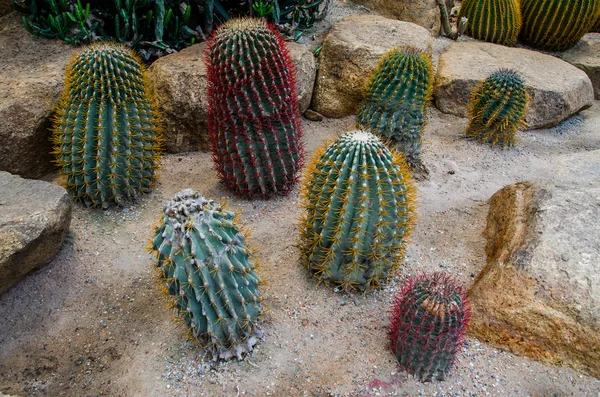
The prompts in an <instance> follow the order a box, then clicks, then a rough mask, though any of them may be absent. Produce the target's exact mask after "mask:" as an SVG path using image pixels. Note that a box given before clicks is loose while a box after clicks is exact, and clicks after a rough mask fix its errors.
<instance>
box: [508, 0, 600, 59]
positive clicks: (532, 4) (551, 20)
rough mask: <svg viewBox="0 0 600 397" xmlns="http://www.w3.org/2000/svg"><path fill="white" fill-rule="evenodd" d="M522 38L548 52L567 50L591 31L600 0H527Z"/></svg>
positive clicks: (524, 0) (523, 8) (524, 9)
mask: <svg viewBox="0 0 600 397" xmlns="http://www.w3.org/2000/svg"><path fill="white" fill-rule="evenodd" d="M521 13H522V15H523V28H522V29H521V36H520V37H521V39H522V40H523V41H524V42H526V43H528V44H530V45H532V46H533V47H537V48H540V49H542V50H547V51H564V50H566V49H568V48H569V47H572V46H574V45H575V44H577V42H578V41H579V40H580V39H581V38H582V37H583V35H585V34H586V33H587V32H589V31H590V29H591V28H592V26H594V23H595V22H596V18H597V17H598V15H599V14H600V0H523V1H522V3H521Z"/></svg>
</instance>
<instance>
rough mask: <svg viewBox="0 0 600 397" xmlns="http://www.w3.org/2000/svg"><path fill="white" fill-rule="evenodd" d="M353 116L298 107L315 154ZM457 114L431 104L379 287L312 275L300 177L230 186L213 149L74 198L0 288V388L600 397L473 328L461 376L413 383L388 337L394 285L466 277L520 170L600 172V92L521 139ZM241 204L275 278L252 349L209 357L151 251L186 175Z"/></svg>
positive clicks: (578, 379)
mask: <svg viewBox="0 0 600 397" xmlns="http://www.w3.org/2000/svg"><path fill="white" fill-rule="evenodd" d="M353 122H354V120H353V118H347V119H343V120H325V121H323V122H309V121H306V120H305V121H304V131H305V142H306V146H307V149H308V152H309V153H312V152H313V151H314V149H315V148H316V147H317V146H318V145H320V143H321V142H322V141H323V140H325V139H328V138H332V137H335V136H337V135H339V134H341V133H342V132H344V131H346V130H348V129H350V128H352V126H353ZM465 125H466V119H460V118H456V117H453V116H448V115H444V114H441V113H439V112H437V111H436V110H433V111H432V114H431V117H430V121H429V124H428V126H427V129H426V131H425V141H427V143H428V144H427V145H426V149H425V152H424V161H425V163H426V164H427V166H428V167H429V169H430V173H431V175H430V179H429V180H427V181H423V182H419V183H418V184H417V186H418V193H419V199H418V204H419V211H418V215H419V219H418V222H417V225H416V228H415V231H414V234H413V238H412V241H411V243H410V245H409V247H408V252H407V256H406V264H405V265H404V266H403V267H402V268H401V269H400V271H399V274H398V275H397V276H396V278H395V279H394V280H393V281H391V282H390V283H389V284H388V285H387V286H386V288H384V289H382V290H380V291H375V292H370V293H367V294H365V295H364V296H361V295H359V294H348V293H341V292H335V291H334V290H332V289H330V288H328V287H325V286H322V285H320V286H317V285H316V283H315V281H314V280H313V278H312V277H311V276H310V275H309V274H308V273H307V271H306V270H305V269H304V268H303V267H302V266H301V265H300V264H299V260H298V252H297V250H296V248H295V244H296V234H297V223H296V219H297V218H298V216H299V214H300V213H299V210H298V209H297V207H296V204H297V191H294V192H292V194H291V195H290V196H289V197H285V198H277V199H275V200H272V201H245V200H239V199H233V198H231V197H229V195H228V193H227V192H226V191H225V190H224V189H223V188H222V186H221V185H220V184H219V183H218V181H217V178H216V174H215V172H214V171H213V170H212V167H211V160H210V155H209V154H208V153H190V154H185V155H170V156H167V157H166V159H165V160H164V166H163V169H162V170H161V174H160V180H159V185H158V187H157V189H156V191H155V192H154V193H152V194H150V195H148V196H146V197H144V199H143V200H142V201H141V202H140V203H139V204H138V205H136V206H135V207H133V208H129V209H111V210H108V211H101V210H88V209H85V208H83V207H81V206H80V205H75V207H74V215H73V221H72V225H71V231H70V233H69V236H68V239H67V241H66V243H65V245H64V248H63V249H62V250H61V252H60V253H59V255H58V256H57V257H56V258H55V260H54V261H53V262H52V263H51V264H50V265H48V266H47V267H45V268H44V269H42V270H40V271H38V272H36V273H35V274H32V275H31V276H29V277H28V278H27V279H25V280H24V281H22V282H21V283H19V284H18V285H17V286H16V287H15V288H13V289H12V290H11V291H9V292H8V293H7V294H5V295H4V296H2V297H1V298H0V318H2V321H1V322H0V391H2V392H4V393H7V394H15V395H52V396H58V395H61V396H97V395H109V396H184V395H187V396H192V395H194V396H196V395H200V396H238V395H249V396H352V397H358V396H368V395H381V396H421V395H422V396H487V395H490V396H536V397H538V396H539V397H546V396H548V397H553V396H560V397H562V396H593V397H596V396H599V395H600V381H599V380H597V379H595V378H592V377H588V376H584V375H581V374H579V373H578V372H575V371H573V370H570V369H567V368H557V367H549V366H545V365H542V364H539V363H537V362H534V361H530V360H528V359H524V358H521V357H518V356H515V355H512V354H510V353H505V352H501V351H499V350H496V349H494V348H492V347H490V346H487V345H485V344H482V343H480V342H478V341H477V340H474V339H469V340H468V343H467V344H466V345H465V347H464V349H463V352H462V354H461V357H460V359H459V361H458V365H457V368H456V371H455V373H454V375H453V376H452V377H451V378H449V379H448V380H447V381H445V382H441V383H429V384H422V383H419V382H417V381H416V380H414V379H413V378H411V377H410V376H407V375H406V374H405V373H404V372H402V371H400V370H399V369H398V368H397V366H396V364H395V359H394V356H393V355H392V353H391V352H390V351H389V350H388V348H387V346H386V329H387V322H388V320H387V310H388V308H389V306H390V302H391V299H392V296H393V293H394V291H395V290H396V289H397V286H398V283H399V282H401V281H402V279H403V278H404V277H407V276H409V275H411V274H414V273H415V272H416V271H420V270H426V271H434V270H445V271H448V272H450V273H451V274H453V275H455V276H456V277H457V278H458V279H459V280H460V281H461V282H463V283H464V284H465V286H466V287H469V286H470V285H471V283H472V281H473V278H474V276H475V275H476V274H477V273H478V271H479V270H480V269H481V268H482V266H483V265H484V263H485V254H484V247H485V240H484V238H483V237H482V231H483V229H484V226H485V217H486V214H487V210H488V206H487V204H486V200H487V199H488V198H489V197H490V196H491V195H492V194H493V193H494V192H495V191H497V190H498V189H500V188H501V187H503V186H505V185H507V184H510V183H513V182H516V181H521V180H579V181H591V180H595V181H598V180H600V101H597V102H596V104H595V106H594V107H593V108H591V109H589V110H587V111H584V112H583V113H581V114H580V115H578V116H575V117H573V118H571V119H570V120H568V121H567V122H565V123H563V124H562V125H560V126H558V127H555V128H552V129H548V130H538V131H531V132H525V133H520V134H519V135H520V136H519V137H520V143H521V145H520V146H519V147H518V148H517V149H514V150H508V151H502V150H497V149H491V148H489V147H487V146H483V145H480V144H478V143H474V142H470V141H466V140H464V139H463V138H462V137H461V133H462V131H463V130H464V127H465ZM185 187H191V188H194V189H197V190H198V191H200V192H201V193H202V194H204V195H205V196H207V197H211V198H214V199H217V200H231V207H232V208H233V209H236V210H241V211H242V213H243V219H245V221H246V224H247V226H248V227H249V229H251V230H252V231H253V238H252V241H253V243H254V246H255V247H256V248H257V249H258V251H259V252H260V253H261V258H262V262H263V265H262V274H263V275H264V276H266V277H268V279H269V280H270V282H269V284H268V286H267V288H266V291H265V294H266V296H267V298H268V306H269V308H270V312H269V319H268V321H267V322H266V324H265V330H266V336H265V338H264V340H263V341H262V343H261V344H260V346H259V347H258V349H257V350H256V352H255V354H254V355H253V357H249V358H247V359H246V360H245V361H243V362H239V363H238V362H235V361H234V362H229V363H226V364H218V365H214V364H211V363H209V362H207V361H206V359H205V357H204V355H203V352H202V351H201V350H200V349H199V348H197V347H195V346H193V345H190V344H189V343H188V342H186V341H185V339H184V338H183V336H182V334H181V332H180V329H178V328H177V326H176V325H174V324H173V323H172V321H171V315H172V313H169V312H167V311H166V310H165V309H164V303H165V302H164V300H163V298H162V297H161V296H160V295H159V293H158V291H157V288H156V285H155V283H154V281H153V280H152V279H151V269H152V266H153V264H154V262H153V260H152V258H151V257H150V256H149V254H147V253H146V251H145V246H146V243H147V241H148V239H149V238H150V235H151V226H152V224H153V222H154V219H155V218H156V217H157V216H158V215H159V213H160V211H161V209H162V206H163V205H164V203H165V202H166V201H167V200H168V199H169V198H170V197H171V196H173V194H175V193H176V192H177V191H179V190H180V189H182V188H185Z"/></svg>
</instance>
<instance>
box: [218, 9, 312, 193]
mask: <svg viewBox="0 0 600 397" xmlns="http://www.w3.org/2000/svg"><path fill="white" fill-rule="evenodd" d="M207 54H208V56H207V58H206V62H207V68H208V80H209V87H208V97H209V108H210V111H209V126H210V130H209V133H210V137H211V149H212V152H213V159H214V163H215V167H216V169H217V171H218V173H219V177H220V179H221V181H222V182H223V183H224V184H225V185H226V186H227V187H228V188H229V189H231V190H232V191H233V192H235V193H236V194H239V195H244V196H262V197H266V196H270V195H272V194H274V193H284V194H285V193H286V192H288V191H289V190H290V189H291V188H292V187H293V186H294V184H295V183H296V180H297V175H298V171H299V170H300V168H301V167H302V163H303V154H304V151H303V147H302V143H301V141H300V135H301V126H300V112H299V109H298V104H297V100H296V88H295V81H294V74H293V70H294V69H293V68H294V66H293V65H292V63H291V60H290V58H289V55H288V53H287V49H286V47H285V44H284V43H283V41H282V39H281V37H280V36H279V33H277V31H275V30H274V29H273V28H272V27H271V26H270V25H268V24H267V23H266V22H265V21H264V19H249V18H248V19H237V20H231V21H228V22H226V23H225V24H223V25H221V27H219V29H218V31H217V32H216V33H215V35H214V37H213V39H212V40H211V41H210V42H209V45H208V52H207Z"/></svg>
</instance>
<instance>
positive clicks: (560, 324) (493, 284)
mask: <svg viewBox="0 0 600 397" xmlns="http://www.w3.org/2000/svg"><path fill="white" fill-rule="evenodd" d="M599 219H600V183H598V182H596V183H593V184H592V183H590V184H587V185H584V186H559V185H554V184H536V183H518V184H515V185H510V186H507V187H505V188H504V189H502V190H500V191H499V192H497V193H496V194H494V196H492V198H491V199H490V210H489V215H488V223H487V229H486V231H485V235H486V237H487V247H486V253H487V258H488V264H487V266H486V267H485V268H484V269H483V271H482V272H481V274H480V275H479V277H478V278H477V280H476V281H475V284H474V286H473V287H472V288H471V290H470V291H469V298H470V300H471V304H472V319H471V325H470V328H469V332H470V333H471V334H472V335H473V336H476V337H478V338H480V339H482V340H484V341H486V342H491V343H492V344H494V345H496V346H498V347H501V348H504V349H508V350H510V351H513V352H515V353H519V354H524V355H527V356H530V357H533V358H535V359H538V360H541V361H546V362H552V363H556V364H563V365H568V366H571V367H573V368H575V369H578V370H580V371H583V372H585V373H588V374H591V375H593V376H596V377H599V376H600V222H598V220H599Z"/></svg>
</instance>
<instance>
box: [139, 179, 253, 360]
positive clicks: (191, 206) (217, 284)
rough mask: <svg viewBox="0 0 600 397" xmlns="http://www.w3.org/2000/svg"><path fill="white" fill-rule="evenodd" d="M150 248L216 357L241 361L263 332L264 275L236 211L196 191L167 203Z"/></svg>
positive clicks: (194, 332)
mask: <svg viewBox="0 0 600 397" xmlns="http://www.w3.org/2000/svg"><path fill="white" fill-rule="evenodd" d="M151 251H152V253H153V254H155V255H156V257H157V258H158V264H157V266H158V270H159V273H158V280H159V282H160V283H161V285H162V286H163V287H164V289H163V291H164V293H165V294H167V295H169V296H171V297H172V298H173V303H174V304H173V306H174V308H175V309H177V312H178V314H179V316H180V318H181V319H182V320H183V322H184V323H185V325H186V326H187V327H188V329H189V330H190V331H191V336H192V337H193V338H195V339H197V340H198V341H199V342H200V343H202V344H203V345H204V346H205V347H206V349H207V350H208V351H209V352H210V353H211V354H212V356H213V359H215V360H216V359H223V360H227V359H229V358H232V357H237V358H238V359H241V357H242V355H243V354H245V353H248V352H250V351H251V350H252V348H253V346H254V345H255V344H256V343H257V342H258V338H259V337H260V336H261V335H262V332H261V331H260V329H259V328H258V319H259V317H260V315H261V313H262V311H263V308H262V304H261V293H260V290H259V284H260V279H259V277H258V276H257V275H256V273H255V272H254V270H255V269H254V265H253V264H252V263H251V262H250V258H251V252H250V249H249V248H248V246H247V245H246V241H245V238H244V235H243V234H242V230H241V228H240V226H239V225H238V224H237V222H236V219H235V214H234V213H233V212H230V211H227V210H225V209H224V208H223V207H221V205H219V204H217V203H215V202H214V201H212V200H206V199H204V198H203V197H202V196H200V195H199V194H198V193H197V192H195V191H193V190H192V189H185V190H182V191H181V192H179V193H177V194H176V195H175V197H174V198H173V200H171V201H169V202H168V203H167V205H166V206H165V209H164V213H163V216H162V217H161V220H160V222H159V225H158V227H157V228H156V231H155V233H154V237H153V240H152V246H151Z"/></svg>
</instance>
